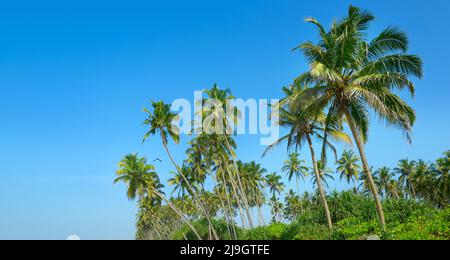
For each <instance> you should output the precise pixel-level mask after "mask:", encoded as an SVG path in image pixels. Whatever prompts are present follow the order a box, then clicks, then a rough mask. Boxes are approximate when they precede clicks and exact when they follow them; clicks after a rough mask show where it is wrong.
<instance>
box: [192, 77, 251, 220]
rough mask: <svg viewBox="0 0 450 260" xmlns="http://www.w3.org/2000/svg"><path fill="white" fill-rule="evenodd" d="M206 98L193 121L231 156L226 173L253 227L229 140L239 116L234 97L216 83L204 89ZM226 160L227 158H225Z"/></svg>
mask: <svg viewBox="0 0 450 260" xmlns="http://www.w3.org/2000/svg"><path fill="white" fill-rule="evenodd" d="M204 92H205V94H206V96H207V98H206V99H203V100H202V101H201V102H202V110H201V111H199V114H200V115H201V116H202V120H203V121H202V122H194V124H195V125H197V126H198V125H199V124H201V130H202V132H203V133H207V134H208V135H212V136H215V137H216V138H217V139H218V140H219V141H220V143H221V145H224V146H225V148H226V149H227V150H228V151H227V152H228V153H229V155H230V156H231V160H230V165H229V166H228V168H229V170H230V171H227V173H228V174H229V175H230V181H231V182H232V185H235V186H236V187H235V188H234V191H233V192H235V193H236V197H237V198H238V199H240V200H242V202H243V203H242V204H243V206H244V208H245V211H246V215H247V220H248V224H249V226H250V227H253V220H252V215H251V212H250V206H249V200H248V198H247V194H246V193H245V192H244V187H243V184H242V180H241V174H240V173H239V170H238V167H237V165H236V152H235V148H236V147H235V146H233V143H232V142H231V141H230V139H232V138H231V136H232V135H233V134H234V133H235V131H234V126H235V125H237V123H238V122H239V118H240V113H241V112H240V111H239V110H238V109H237V108H236V107H234V106H232V103H231V101H233V100H234V99H235V97H234V96H233V95H232V93H231V90H230V89H225V90H222V89H220V88H219V87H218V86H217V85H214V87H213V88H211V89H207V90H204ZM227 160H228V158H227Z"/></svg>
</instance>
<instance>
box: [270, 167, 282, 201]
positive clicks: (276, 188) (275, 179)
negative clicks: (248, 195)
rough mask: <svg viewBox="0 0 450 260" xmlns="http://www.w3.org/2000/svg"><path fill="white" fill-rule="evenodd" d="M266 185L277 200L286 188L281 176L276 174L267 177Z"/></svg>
mask: <svg viewBox="0 0 450 260" xmlns="http://www.w3.org/2000/svg"><path fill="white" fill-rule="evenodd" d="M266 185H267V187H268V188H269V191H270V193H271V194H272V198H276V197H277V195H280V194H281V193H282V192H283V190H284V188H285V185H284V183H283V182H282V181H281V176H280V175H278V174H277V173H276V172H274V173H271V174H268V175H267V176H266Z"/></svg>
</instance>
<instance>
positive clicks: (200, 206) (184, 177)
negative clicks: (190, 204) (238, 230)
mask: <svg viewBox="0 0 450 260" xmlns="http://www.w3.org/2000/svg"><path fill="white" fill-rule="evenodd" d="M161 139H162V142H163V146H164V149H165V150H166V152H167V155H168V156H169V158H170V160H171V161H172V163H173V165H174V166H175V168H176V169H177V171H178V173H180V175H181V176H182V177H183V180H184V181H185V182H186V185H187V186H188V188H189V190H190V192H191V193H192V194H191V195H192V197H193V199H194V201H195V203H196V204H197V207H199V209H200V210H201V211H202V212H203V214H204V215H205V217H206V219H207V221H208V224H209V225H210V226H212V221H211V218H210V216H209V214H208V213H207V212H206V210H205V209H204V208H203V206H202V205H201V203H200V200H199V199H198V198H197V196H196V195H195V192H194V189H193V188H192V186H191V184H190V183H189V181H188V179H187V178H186V176H185V175H184V173H183V171H182V170H181V168H180V167H179V166H178V164H177V163H176V162H175V160H174V159H173V157H172V154H171V153H170V151H169V148H168V147H167V143H166V140H165V138H164V136H163V135H162V134H161ZM213 233H214V237H215V239H216V240H219V237H218V236H217V232H216V230H215V229H214V227H213Z"/></svg>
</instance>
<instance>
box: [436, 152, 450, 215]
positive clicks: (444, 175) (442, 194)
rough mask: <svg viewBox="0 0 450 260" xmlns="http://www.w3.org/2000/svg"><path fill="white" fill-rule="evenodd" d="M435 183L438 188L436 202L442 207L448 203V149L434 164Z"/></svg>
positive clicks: (449, 164) (449, 177)
mask: <svg viewBox="0 0 450 260" xmlns="http://www.w3.org/2000/svg"><path fill="white" fill-rule="evenodd" d="M434 171H435V172H436V175H437V176H436V179H437V180H436V184H437V187H439V188H438V194H437V198H436V200H437V203H438V204H439V206H441V207H442V208H444V207H446V206H448V205H449V204H450V151H447V152H446V153H444V157H443V158H439V159H438V160H437V161H436V163H435V165H434Z"/></svg>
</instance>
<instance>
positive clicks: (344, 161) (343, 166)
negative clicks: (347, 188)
mask: <svg viewBox="0 0 450 260" xmlns="http://www.w3.org/2000/svg"><path fill="white" fill-rule="evenodd" d="M337 171H338V172H339V173H340V175H341V176H340V178H341V180H342V179H344V178H345V179H346V180H347V183H350V182H352V183H353V186H354V189H355V193H358V188H357V185H356V181H357V180H358V177H359V173H360V172H361V166H360V165H359V158H358V157H357V156H356V155H355V153H354V152H353V151H348V150H345V151H344V152H343V153H342V156H341V158H340V159H339V161H338V168H337Z"/></svg>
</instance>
